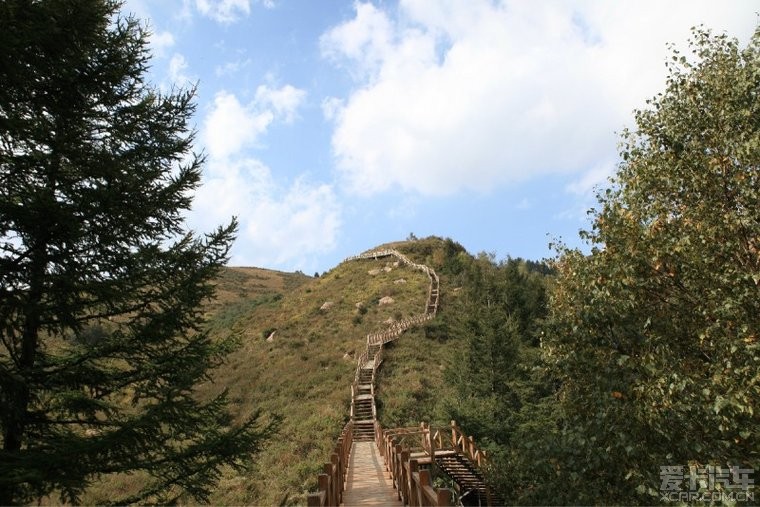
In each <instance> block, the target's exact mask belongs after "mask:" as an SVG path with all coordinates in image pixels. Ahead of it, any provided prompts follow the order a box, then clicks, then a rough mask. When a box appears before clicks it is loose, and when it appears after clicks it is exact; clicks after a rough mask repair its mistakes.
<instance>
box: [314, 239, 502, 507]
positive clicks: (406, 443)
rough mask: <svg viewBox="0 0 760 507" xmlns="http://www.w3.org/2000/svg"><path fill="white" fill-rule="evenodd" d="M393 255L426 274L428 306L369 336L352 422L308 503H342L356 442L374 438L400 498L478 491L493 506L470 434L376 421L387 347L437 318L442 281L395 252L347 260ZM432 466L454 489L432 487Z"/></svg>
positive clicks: (442, 499)
mask: <svg viewBox="0 0 760 507" xmlns="http://www.w3.org/2000/svg"><path fill="white" fill-rule="evenodd" d="M389 256H393V257H396V258H397V259H398V261H399V262H400V263H403V264H405V265H407V266H410V267H412V268H413V269H418V270H421V271H423V272H424V273H425V274H427V276H428V279H429V282H430V283H429V286H428V293H427V300H426V303H425V310H424V312H423V313H421V314H417V315H414V316H412V317H408V318H406V319H403V320H400V321H397V322H394V323H392V324H391V325H389V326H388V327H387V328H386V329H384V330H382V331H378V332H374V333H370V334H368V335H367V339H366V347H365V350H364V351H363V352H362V353H361V354H360V355H359V357H358V358H357V362H356V372H355V374H354V380H353V382H352V384H351V408H350V419H349V422H348V423H347V424H346V426H345V427H344V428H343V431H342V433H341V436H340V438H338V442H337V444H336V446H335V449H334V451H333V453H332V454H331V456H330V462H329V463H326V464H325V465H324V467H323V473H321V474H319V491H318V492H316V493H312V494H309V495H308V497H307V504H308V505H309V506H323V505H336V506H337V505H340V504H341V502H342V500H343V492H344V491H345V486H346V479H347V472H348V462H349V458H350V452H351V449H352V445H353V443H354V442H361V441H364V442H366V441H374V442H375V444H376V445H377V448H378V451H379V453H380V455H382V456H383V457H384V460H385V467H386V470H387V472H388V473H389V475H390V477H391V479H392V483H393V487H394V488H395V489H396V491H397V497H398V499H399V500H402V502H403V503H404V504H405V505H414V506H416V505H456V504H457V502H456V501H454V495H455V494H457V493H458V496H459V498H460V499H461V497H462V496H463V494H467V493H470V494H472V493H477V495H478V499H479V501H480V502H481V503H484V504H487V505H492V498H491V493H490V490H489V489H488V488H487V486H486V485H485V481H484V480H483V473H482V470H483V468H484V467H485V466H486V465H487V463H488V462H487V457H486V453H485V451H482V450H481V449H479V448H478V447H477V446H476V445H475V442H474V440H473V438H472V437H467V436H465V434H464V432H463V431H462V430H461V429H460V428H459V427H458V426H457V425H456V423H455V422H454V421H452V422H451V426H450V428H447V429H446V430H441V429H437V430H433V429H431V428H430V427H429V426H428V425H426V424H425V423H422V424H421V425H420V426H419V427H413V428H394V429H382V428H381V426H380V423H379V422H378V421H377V408H376V405H375V382H376V376H377V370H378V368H379V367H380V364H382V362H383V345H385V344H386V343H388V342H390V341H393V340H395V339H396V338H398V337H399V336H400V335H401V334H402V333H403V332H404V331H406V330H407V329H409V328H410V327H413V326H416V325H419V324H422V323H424V322H427V321H428V320H431V319H432V318H434V317H435V315H436V314H437V312H438V307H439V302H440V279H439V278H438V274H437V273H436V272H435V270H433V269H432V268H429V267H428V266H425V265H423V264H417V263H414V262H412V261H411V260H410V259H409V258H408V257H407V256H405V255H404V254H402V253H400V252H398V251H397V250H392V249H386V250H374V251H369V252H366V253H363V254H360V255H355V256H352V257H349V258H347V259H346V262H349V261H355V260H361V259H379V258H383V257H389ZM449 435H450V436H449ZM434 466H437V467H438V468H439V469H440V470H442V471H443V472H445V473H446V474H447V475H448V476H449V477H450V478H451V479H452V480H453V481H454V483H455V484H456V491H453V490H450V489H446V488H440V489H436V488H434V487H433V485H432V476H431V473H432V469H433V467H434ZM452 502H453V503H452Z"/></svg>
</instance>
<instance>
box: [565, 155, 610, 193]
mask: <svg viewBox="0 0 760 507" xmlns="http://www.w3.org/2000/svg"><path fill="white" fill-rule="evenodd" d="M614 172H615V164H614V163H612V162H610V163H607V164H599V165H597V166H595V167H593V168H591V169H589V170H588V171H586V172H585V173H583V174H582V175H581V177H580V178H579V179H577V180H575V181H573V182H571V183H570V184H569V185H567V187H566V189H565V190H567V191H568V192H570V193H571V194H576V195H580V196H587V195H591V194H592V193H593V192H594V189H595V188H598V187H603V186H606V185H607V183H608V181H607V178H609V177H610V176H612V175H613V174H614Z"/></svg>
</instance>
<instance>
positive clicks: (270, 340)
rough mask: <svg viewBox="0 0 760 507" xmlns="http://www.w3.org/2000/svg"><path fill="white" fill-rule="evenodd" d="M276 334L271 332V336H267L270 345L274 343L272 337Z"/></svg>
mask: <svg viewBox="0 0 760 507" xmlns="http://www.w3.org/2000/svg"><path fill="white" fill-rule="evenodd" d="M276 332H277V331H272V334H270V335H269V336H267V341H268V342H269V343H272V342H273V341H274V335H275V333H276Z"/></svg>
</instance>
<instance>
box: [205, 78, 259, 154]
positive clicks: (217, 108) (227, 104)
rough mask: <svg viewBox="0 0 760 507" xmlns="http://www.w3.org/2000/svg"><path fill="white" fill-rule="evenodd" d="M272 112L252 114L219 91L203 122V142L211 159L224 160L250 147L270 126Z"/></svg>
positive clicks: (249, 108) (227, 94) (248, 107)
mask: <svg viewBox="0 0 760 507" xmlns="http://www.w3.org/2000/svg"><path fill="white" fill-rule="evenodd" d="M273 119H274V114H273V113H272V112H271V111H268V110H264V111H255V110H253V108H251V107H250V106H244V105H242V104H241V103H240V102H239V101H238V99H237V97H236V96H235V95H233V94H231V93H227V92H225V91H221V92H219V93H217V94H216V97H214V106H213V110H212V111H211V113H210V114H209V115H208V117H207V118H206V122H205V125H204V128H203V140H204V143H205V146H206V149H207V150H208V152H209V154H210V155H211V156H212V157H216V158H225V157H228V156H230V155H234V154H236V153H238V152H239V151H240V150H241V149H243V148H244V147H246V146H248V145H250V144H253V143H254V142H255V141H256V139H257V138H258V137H259V136H260V135H261V134H262V133H264V132H265V131H266V129H267V128H268V127H269V124H270V123H272V120H273Z"/></svg>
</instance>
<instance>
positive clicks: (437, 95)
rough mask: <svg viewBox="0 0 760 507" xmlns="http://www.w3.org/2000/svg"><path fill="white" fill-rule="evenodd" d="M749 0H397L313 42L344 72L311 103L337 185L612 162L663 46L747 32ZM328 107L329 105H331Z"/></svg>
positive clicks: (660, 78) (498, 175)
mask: <svg viewBox="0 0 760 507" xmlns="http://www.w3.org/2000/svg"><path fill="white" fill-rule="evenodd" d="M753 5H755V4H753V2H751V1H747V2H744V3H741V4H740V3H739V2H736V3H730V4H723V3H715V2H708V1H700V2H694V1H689V2H686V1H685V0H684V1H677V2H676V1H674V2H657V1H653V0H648V1H635V2H634V1H632V0H629V1H623V2H615V3H614V4H610V3H600V2H585V1H576V2H545V3H544V2H542V3H535V2H522V1H517V0H515V1H504V2H499V3H495V2H492V1H490V0H447V1H438V0H400V2H399V6H398V13H397V15H395V16H394V17H391V16H390V15H389V14H387V13H386V12H385V11H383V10H381V9H380V8H378V7H375V6H373V5H371V4H368V3H357V4H356V5H355V16H354V18H353V19H351V20H349V21H347V22H345V23H343V24H341V25H338V26H336V27H334V28H333V29H331V30H329V31H328V32H327V33H325V34H324V35H323V36H322V38H321V47H322V52H323V55H324V56H325V57H326V58H328V59H330V60H331V61H333V62H335V63H336V64H337V65H339V66H345V67H347V68H348V69H349V71H350V72H351V74H352V75H353V76H354V77H355V78H356V79H357V81H358V82H357V86H356V89H355V90H354V91H353V92H352V93H351V94H350V95H349V96H348V97H346V99H345V102H344V103H343V106H342V107H339V105H340V104H341V103H339V102H337V101H336V100H338V99H329V101H326V102H323V111H324V114H325V116H326V117H328V118H332V119H333V121H334V122H335V130H334V133H333V137H332V147H333V152H334V156H335V158H336V164H337V168H338V171H339V173H340V174H341V176H342V181H343V182H344V183H345V184H346V185H347V187H348V188H349V189H350V190H351V191H355V192H360V193H363V194H371V193H375V192H382V191H387V190H389V189H392V188H399V187H400V188H401V189H404V190H407V191H413V192H418V193H421V194H429V195H430V194H432V195H436V194H438V195H442V194H451V193H455V192H458V191H460V190H464V189H473V190H478V191H487V190H489V189H491V188H493V187H494V186H498V185H503V184H508V183H510V182H515V181H520V180H524V179H527V178H532V177H536V176H538V175H544V174H551V173H556V172H560V171H564V172H574V173H577V172H581V171H584V170H586V169H587V168H589V167H595V166H597V165H598V164H599V160H609V159H611V158H614V156H615V145H616V137H615V133H614V132H615V131H619V130H620V129H621V128H622V127H623V126H624V125H626V124H631V118H632V114H631V113H632V110H633V109H634V108H636V107H643V106H644V100H645V99H646V98H648V97H650V96H652V95H654V94H655V93H657V92H659V91H661V90H662V88H663V86H664V76H665V70H664V65H663V63H664V60H665V57H666V55H667V51H666V43H667V42H670V41H673V42H676V43H678V44H679V46H680V47H682V48H685V41H686V38H687V37H688V35H689V27H691V26H693V25H696V24H699V23H701V22H705V23H707V24H708V25H709V26H710V27H712V28H714V29H716V30H724V29H725V30H728V32H729V33H731V34H732V35H739V36H742V37H748V36H749V35H750V34H751V33H752V31H753V29H754V17H753V16H748V15H747V13H748V12H750V13H751V12H754V10H753V9H754V7H753ZM336 106H338V107H336Z"/></svg>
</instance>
